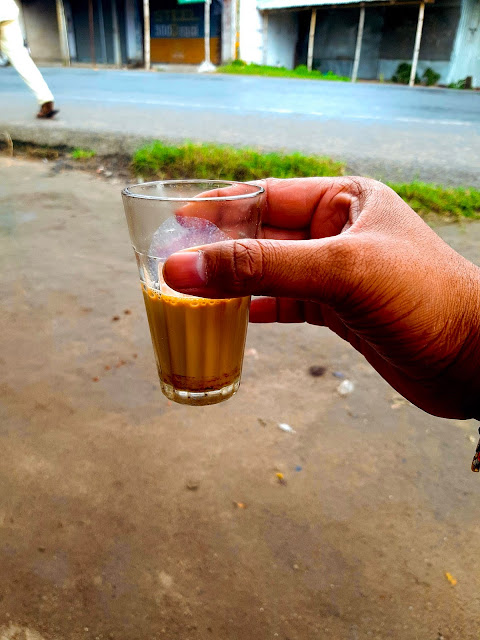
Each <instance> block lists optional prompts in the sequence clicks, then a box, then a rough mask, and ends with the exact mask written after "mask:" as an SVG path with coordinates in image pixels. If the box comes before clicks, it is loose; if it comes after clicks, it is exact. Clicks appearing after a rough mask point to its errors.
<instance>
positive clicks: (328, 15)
mask: <svg viewBox="0 0 480 640" xmlns="http://www.w3.org/2000/svg"><path fill="white" fill-rule="evenodd" d="M17 1H18V4H19V5H20V8H21V17H22V18H23V26H24V31H25V36H26V39H27V41H28V45H29V47H30V50H31V53H32V57H33V58H34V59H35V60H37V61H38V62H40V63H42V62H47V63H52V62H53V63H54V62H60V63H61V62H63V63H64V64H69V62H70V61H71V62H79V63H87V64H99V63H100V64H113V65H117V66H123V65H132V66H141V65H143V64H145V65H146V67H147V68H149V64H150V60H151V62H152V63H160V64H162V63H164V64H169V63H170V64H172V63H173V64H200V63H201V62H202V61H203V60H204V56H205V48H204V46H205V45H204V35H205V15H206V12H205V4H204V2H193V1H192V0H17ZM210 2H211V4H210V58H211V60H212V62H213V63H214V64H219V63H220V62H227V61H229V60H232V59H237V58H241V59H243V60H245V61H246V62H256V63H259V64H268V65H273V66H284V67H287V68H289V69H291V68H294V67H296V66H298V65H301V64H306V65H307V66H308V67H309V68H313V69H319V70H321V71H322V72H327V71H332V72H334V73H336V74H337V75H341V76H350V77H351V76H352V75H353V76H354V77H355V79H356V78H357V77H358V78H360V79H364V80H382V79H384V80H390V79H391V77H392V75H393V74H394V72H395V70H396V68H397V66H398V65H399V63H401V62H406V63H411V62H412V61H413V62H414V66H415V65H416V64H417V62H418V67H417V69H416V71H417V74H418V75H419V76H421V75H422V74H423V72H424V71H425V69H427V68H431V69H433V70H434V71H435V72H437V73H438V74H440V80H439V82H440V83H442V84H449V83H452V82H457V81H459V80H463V79H465V78H467V77H470V78H471V80H472V86H474V87H480V0H429V1H428V2H423V1H422V0H408V1H405V2H402V0H391V1H390V2H388V3H387V2H385V0H210ZM144 8H145V15H144ZM147 9H149V20H144V17H145V16H148V11H147ZM148 25H149V27H148ZM145 28H146V30H147V39H146V38H145V37H144V36H145ZM148 36H149V37H148ZM148 44H150V46H149V47H148V46H145V45H148ZM207 51H208V48H207ZM147 52H148V54H147ZM147 56H149V58H148V63H147Z"/></svg>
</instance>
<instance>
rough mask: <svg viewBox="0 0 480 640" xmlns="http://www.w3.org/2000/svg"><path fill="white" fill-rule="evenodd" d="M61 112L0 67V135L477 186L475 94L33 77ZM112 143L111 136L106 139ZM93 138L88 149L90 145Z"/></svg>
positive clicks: (217, 79) (170, 76) (236, 79)
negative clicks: (333, 165) (292, 158)
mask: <svg viewBox="0 0 480 640" xmlns="http://www.w3.org/2000/svg"><path fill="white" fill-rule="evenodd" d="M43 71H44V74H45V77H46V79H47V81H48V83H49V84H50V85H51V87H52V89H53V91H54V93H55V95H56V98H57V102H58V104H59V106H60V108H61V115H60V116H59V118H58V120H56V121H55V122H40V123H39V122H36V121H35V120H33V119H32V115H33V114H32V112H33V110H34V106H35V105H34V102H33V100H32V98H31V97H30V96H29V95H28V92H27V89H26V88H25V86H24V85H23V83H22V81H21V80H20V78H19V77H18V76H17V75H16V73H15V71H14V70H13V69H11V68H7V69H0V92H1V95H2V110H1V113H0V131H5V130H6V131H10V133H11V134H12V137H16V138H17V139H25V137H26V138H27V139H31V138H32V136H33V137H34V138H35V140H37V141H39V142H48V141H53V142H57V143H60V142H63V143H70V144H72V143H74V144H75V143H76V142H78V143H80V144H83V145H86V144H90V145H92V146H98V145H99V144H103V145H104V146H107V147H108V146H110V149H112V146H113V150H114V151H116V150H117V148H118V145H119V141H118V139H117V137H118V136H121V137H123V138H124V142H123V143H122V144H124V145H125V146H126V147H130V148H135V146H137V145H138V144H139V142H140V141H141V140H142V139H148V138H162V139H171V140H176V141H177V140H184V139H185V138H189V139H196V140H207V141H216V142H224V143H232V144H236V145H255V146H261V147H264V148H284V149H295V150H302V151H306V152H309V153H319V154H324V155H329V156H331V157H334V158H338V159H341V160H345V161H346V162H347V163H348V165H349V169H350V171H351V172H352V173H360V174H367V175H373V176H375V177H377V178H380V179H395V180H397V179H408V180H411V179H413V178H416V177H419V178H421V179H423V180H427V181H433V182H435V181H437V182H441V183H451V184H465V185H469V184H471V185H476V186H480V177H479V174H478V166H480V92H462V91H452V90H447V89H428V88H415V89H410V88H408V87H404V86H392V85H376V84H362V83H360V84H356V85H352V84H351V83H341V82H313V81H308V80H288V79H277V78H254V77H241V76H221V75H208V76H202V75H199V74H178V73H177V74H174V73H161V72H159V73H156V72H152V73H145V72H141V71H115V70H101V71H93V70H91V69H59V68H48V69H44V70H43ZM111 134H115V138H112V137H111ZM99 140H100V141H99Z"/></svg>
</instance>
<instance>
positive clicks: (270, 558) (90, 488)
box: [0, 158, 480, 640]
mask: <svg viewBox="0 0 480 640" xmlns="http://www.w3.org/2000/svg"><path fill="white" fill-rule="evenodd" d="M122 186H123V185H122V184H121V183H119V182H117V183H116V184H112V182H111V181H110V182H107V181H105V180H103V179H101V178H100V177H98V176H96V175H89V174H87V173H85V172H78V171H69V172H65V173H53V172H52V170H51V167H50V165H48V164H44V163H42V162H26V161H20V160H10V159H6V158H0V214H1V215H0V298H1V300H2V307H1V309H2V311H1V313H0V356H1V358H0V360H1V365H2V366H1V368H0V639H1V640H145V639H147V638H148V639H149V640H162V639H165V640H206V639H210V640H250V639H251V640H254V639H255V640H257V639H258V640H267V639H270V638H271V639H272V640H275V638H278V639H279V640H286V639H287V638H288V639H289V640H313V639H317V638H318V639H320V640H321V639H324V640H327V639H328V640H375V639H376V640H386V639H387V638H393V639H395V640H397V639H398V640H438V639H439V638H444V639H445V640H478V611H479V610H480V601H479V594H480V577H479V573H478V570H477V568H478V549H479V548H480V533H479V527H478V491H479V477H478V476H477V475H476V474H472V473H471V471H470V463H471V459H472V455H473V452H474V447H475V441H476V436H477V433H476V425H475V424H474V421H466V422H463V421H457V420H440V419H438V418H434V417H433V416H429V415H426V414H424V413H423V412H421V411H420V410H419V409H416V408H415V407H413V406H411V405H410V404H409V403H407V402H405V401H404V400H403V399H402V398H400V397H399V396H398V394H397V393H396V392H394V391H393V389H391V387H389V385H387V384H386V383H385V382H384V381H383V380H382V379H381V378H380V377H379V376H378V375H377V374H376V373H375V372H374V371H373V369H372V368H371V367H370V366H369V365H368V364H367V363H366V362H365V360H364V359H363V358H362V357H361V356H360V355H359V354H358V353H357V352H355V351H354V350H353V348H351V347H350V346H349V345H348V344H346V343H345V342H343V341H342V340H340V339H339V338H338V337H337V336H335V335H334V334H332V333H331V332H329V331H328V330H326V329H324V328H321V327H313V326H308V325H275V326H268V327H267V326H265V325H256V326H251V327H250V328H249V336H248V344H247V351H246V359H245V367H244V374H243V379H242V386H241V388H240V391H239V393H238V394H237V396H236V397H234V398H233V399H231V400H229V401H227V402H225V403H222V404H219V405H216V406H212V407H185V406H180V405H174V404H172V403H169V402H167V400H166V399H165V398H164V397H163V396H162V395H161V393H160V390H159V385H158V380H157V373H156V370H155V365H154V358H153V353H152V348H151V344H150V337H149V334H148V325H147V321H146V318H145V312H144V308H143V301H142V297H141V293H140V286H139V283H138V273H137V269H136V266H135V260H134V257H133V252H132V250H131V248H130V243H129V239H128V233H127V228H126V223H125V219H124V215H123V211H122V205H121V199H120V189H121V187H122ZM467 228H468V233H466V232H465V228H463V229H462V228H460V227H459V226H458V225H446V226H442V227H441V228H439V229H438V231H439V233H440V234H441V235H442V236H443V237H444V238H445V239H446V240H447V241H448V242H449V243H450V244H452V245H453V246H454V247H455V248H456V249H457V250H459V251H461V252H462V253H464V254H465V255H466V256H467V257H469V258H471V259H473V260H475V259H476V260H478V256H479V255H480V253H479V247H480V223H472V224H470V225H468V227H467ZM312 365H320V366H323V367H325V368H326V372H325V374H324V375H323V376H321V377H312V376H310V375H309V372H308V370H309V367H310V366H312ZM337 371H340V372H342V373H343V374H344V375H345V376H347V377H348V378H349V379H350V380H352V381H353V382H354V383H355V388H354V391H353V392H352V393H351V394H350V395H349V396H347V397H340V395H339V394H338V393H337V391H336V389H337V387H338V384H339V382H340V380H339V379H338V378H337V377H335V376H334V375H332V374H333V372H337ZM280 422H287V423H288V424H290V425H292V427H293V428H294V429H295V433H285V432H283V431H281V430H280V429H279V428H278V423H280ZM471 440H473V442H472V441H471ZM277 472H282V473H283V474H284V476H285V479H286V484H280V483H279V482H278V479H277V477H276V473H277ZM188 487H190V489H189V488H188ZM192 487H193V488H194V489H192ZM195 487H196V488H195ZM239 503H240V504H241V505H242V507H239V506H238V505H239ZM446 572H449V573H450V574H452V576H453V577H454V578H455V579H456V580H457V581H458V583H457V584H456V586H453V585H452V584H451V583H449V582H448V580H447V578H446V576H445V573H446Z"/></svg>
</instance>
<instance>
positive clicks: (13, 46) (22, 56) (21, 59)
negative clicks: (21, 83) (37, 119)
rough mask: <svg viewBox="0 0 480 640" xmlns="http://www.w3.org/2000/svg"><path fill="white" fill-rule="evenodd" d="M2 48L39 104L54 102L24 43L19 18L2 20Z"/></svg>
mask: <svg viewBox="0 0 480 640" xmlns="http://www.w3.org/2000/svg"><path fill="white" fill-rule="evenodd" d="M0 49H1V50H2V53H4V54H5V55H6V56H7V58H8V59H9V60H10V62H11V64H12V65H13V66H14V67H15V69H16V70H17V71H18V73H19V74H20V75H21V76H22V78H23V79H24V80H25V82H26V84H27V85H28V86H29V87H30V89H31V90H32V91H33V93H34V94H35V95H36V97H37V100H38V104H40V105H42V104H43V103H44V102H53V95H52V92H51V91H50V89H49V88H48V86H47V83H46V82H45V80H44V79H43V77H42V74H41V73H40V71H39V70H38V69H37V67H36V65H35V63H34V61H33V60H32V59H31V57H30V55H29V53H28V51H27V49H26V47H25V46H24V44H23V36H22V32H21V30H20V25H19V24H18V20H12V21H11V22H0Z"/></svg>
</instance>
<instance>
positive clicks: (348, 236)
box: [164, 178, 480, 418]
mask: <svg viewBox="0 0 480 640" xmlns="http://www.w3.org/2000/svg"><path fill="white" fill-rule="evenodd" d="M261 184H262V185H263V186H264V187H265V189H266V206H265V211H264V213H263V220H262V223H263V229H262V233H261V239H258V240H235V241H227V242H220V243H216V244H212V245H205V246H203V247H200V248H195V249H192V250H186V251H182V252H179V253H176V254H174V255H172V256H171V257H170V258H169V259H168V260H167V262H166V263H165V267H164V278H165V280H166V282H167V284H169V285H170V286H171V287H172V288H174V289H176V290H179V291H182V292H184V293H189V294H193V295H198V296H204V297H211V298H221V297H232V296H246V295H255V296H258V295H263V296H270V297H269V298H262V299H257V300H253V302H252V307H251V320H252V321H253V322H274V321H277V322H303V321H306V322H309V323H311V324H317V325H325V326H327V327H329V328H330V329H332V330H333V331H335V333H337V334H338V335H339V336H340V337H342V338H343V339H345V340H347V341H348V342H350V344H351V345H352V346H353V347H355V349H357V350H358V351H359V352H360V353H362V354H363V355H364V356H365V358H366V359H367V360H368V361H369V362H370V363H371V364H372V366H373V367H374V368H375V369H376V370H377V371H378V372H379V373H380V375H382V376H383V377H384V378H385V379H386V380H387V381H388V382H389V383H390V384H391V385H392V386H393V387H394V388H395V389H397V390H398V391H399V392H400V393H402V394H403V395H404V396H405V397H406V398H408V399H409V400H410V401H411V402H413V403H414V404H416V405H417V406H419V407H420V408H422V409H424V410H425V411H428V412H429V413H432V414H434V415H439V416H443V417H457V418H469V417H474V416H477V417H480V364H479V363H480V338H479V327H480V269H479V268H478V267H476V266H475V265H473V264H472V263H470V262H468V261H467V260H465V259H464V258H463V257H462V256H460V255H459V254H457V253H456V252H455V251H454V250H453V249H451V248H450V247H449V246H448V245H446V244H445V243H444V242H443V241H442V240H441V239H440V238H439V237H438V236H437V235H436V234H435V233H434V232H433V231H432V230H431V229H430V228H429V227H428V226H427V225H426V224H425V223H424V222H423V221H422V220H421V218H420V217H419V216H418V215H417V214H416V213H415V212H414V211H413V210H412V209H411V208H410V207H409V206H408V205H407V204H406V203H405V202H403V200H402V199H401V198H399V197H398V196H397V195H396V194H395V193H394V192H393V191H392V190H391V189H389V188H388V187H386V186H385V185H383V184H381V183H379V182H376V181H374V180H367V179H363V178H299V179H293V180H275V179H270V180H266V181H264V182H262V183H261Z"/></svg>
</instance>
